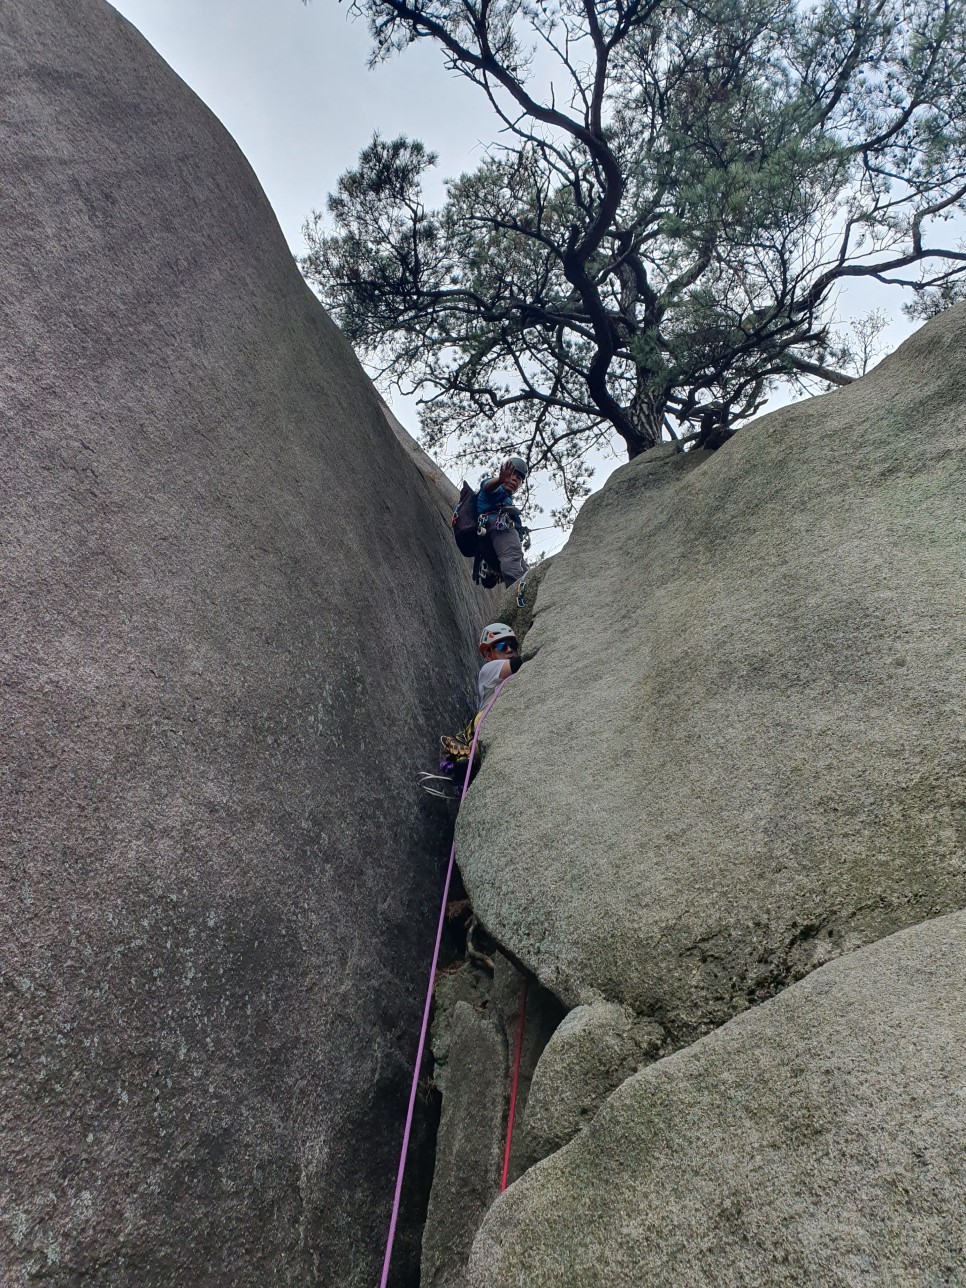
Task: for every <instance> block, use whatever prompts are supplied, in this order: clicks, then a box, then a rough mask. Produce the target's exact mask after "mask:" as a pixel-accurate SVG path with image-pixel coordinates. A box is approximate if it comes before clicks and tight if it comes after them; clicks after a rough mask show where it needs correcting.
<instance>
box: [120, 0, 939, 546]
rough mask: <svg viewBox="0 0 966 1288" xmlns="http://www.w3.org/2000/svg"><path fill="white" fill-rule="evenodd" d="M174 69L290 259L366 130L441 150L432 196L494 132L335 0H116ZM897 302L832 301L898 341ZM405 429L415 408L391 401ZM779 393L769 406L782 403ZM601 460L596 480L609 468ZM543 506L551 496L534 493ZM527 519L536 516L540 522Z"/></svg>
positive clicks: (441, 80) (463, 89)
mask: <svg viewBox="0 0 966 1288" xmlns="http://www.w3.org/2000/svg"><path fill="white" fill-rule="evenodd" d="M113 3H114V7H115V8H116V9H118V10H119V11H120V12H121V13H122V14H123V15H124V16H125V17H126V18H128V19H129V20H130V21H131V22H132V23H133V24H134V25H135V26H136V27H137V28H138V29H139V30H140V31H141V32H142V33H143V34H144V35H145V36H146V37H147V39H148V40H149V41H150V42H151V44H152V45H153V46H154V47H155V49H157V50H158V52H159V53H160V54H161V55H162V57H163V58H165V59H166V61H167V62H168V63H170V65H171V66H172V67H173V68H174V70H175V71H176V72H177V73H178V74H179V75H180V76H181V77H182V78H183V79H184V80H185V81H187V83H188V84H189V85H190V86H191V88H192V89H193V90H194V91H195V92H196V93H197V94H198V96H199V97H200V98H201V99H202V100H203V101H204V102H205V103H207V105H208V106H209V107H210V108H211V109H212V111H213V112H214V113H215V114H216V116H218V117H219V119H220V120H221V121H222V122H223V124H224V125H225V126H226V127H227V129H228V130H229V132H230V133H231V134H232V135H233V137H234V138H235V140H236V141H237V143H238V144H239V146H240V147H241V149H242V151H243V152H244V153H245V155H246V156H247V157H248V160H249V161H250V162H251V164H252V167H253V168H254V170H255V172H256V174H257V175H258V177H259V179H260V180H261V183H262V186H263V187H264V189H265V191H266V193H267V194H268V198H269V201H270V202H271V203H272V206H273V207H274V209H275V213H276V215H277V216H278V219H279V223H280V224H281V225H282V229H283V231H284V233H285V236H286V237H287V238H288V242H289V245H290V246H291V247H292V250H293V252H294V253H295V254H300V253H302V251H303V250H304V244H303V240H302V233H301V229H302V224H303V222H304V220H305V219H306V217H307V216H308V215H309V213H310V211H311V210H312V209H313V208H321V207H322V206H323V204H324V202H325V196H326V193H327V192H328V191H329V190H330V189H331V188H332V187H333V186H334V184H335V180H336V179H337V177H338V176H339V175H340V174H341V173H342V171H343V170H345V169H347V168H348V167H349V166H351V165H353V164H354V163H355V161H356V158H357V156H358V154H359V151H360V150H361V149H362V148H363V147H364V146H365V145H366V144H367V143H368V141H369V139H370V138H371V136H372V133H373V131H374V130H379V131H380V133H381V134H383V135H384V136H386V137H390V138H392V137H394V136H395V135H397V134H407V135H409V136H410V137H413V138H418V139H422V141H423V142H424V143H425V144H426V145H427V146H428V147H429V148H431V149H432V150H433V151H435V152H438V153H439V157H440V164H439V167H438V168H437V170H436V171H435V176H436V179H435V182H436V183H437V184H438V185H439V186H438V188H437V191H436V192H433V191H432V190H431V189H430V190H429V191H428V192H427V195H428V196H429V197H430V199H435V198H436V197H438V196H441V195H442V185H441V181H442V179H443V178H444V177H450V176H453V175H456V174H459V173H460V172H461V171H463V170H466V169H471V168H474V167H475V165H476V164H477V161H478V159H479V156H480V153H481V150H482V148H483V147H484V146H485V144H486V142H487V141H488V140H490V139H491V138H492V137H493V129H494V119H493V116H492V113H491V111H490V109H489V108H488V107H487V105H486V102H485V100H484V99H483V96H482V95H481V94H480V93H479V92H478V91H476V90H475V89H474V88H473V87H472V86H471V85H469V84H467V83H466V82H465V81H463V80H462V79H461V78H459V77H457V76H454V75H453V74H451V73H448V72H447V71H446V70H445V69H444V68H443V66H442V62H441V59H440V56H439V54H438V53H437V51H436V50H435V49H434V48H432V47H431V46H430V45H429V44H427V43H420V44H418V45H416V46H414V47H412V48H410V49H409V50H407V51H406V52H405V53H404V54H403V55H402V56H401V57H397V58H394V59H392V60H391V61H390V62H388V63H386V64H383V65H381V66H379V67H378V68H376V69H375V70H374V71H369V70H367V68H366V58H367V55H368V50H369V37H368V33H367V32H366V28H365V24H364V23H362V22H359V21H353V20H352V19H351V18H350V17H349V15H348V6H347V4H345V3H341V4H340V3H337V0H312V3H311V4H309V5H304V4H302V3H301V0H113ZM900 304H901V299H900V297H899V295H898V293H896V292H890V291H889V290H888V288H885V287H877V286H876V285H875V284H874V283H862V284H860V285H858V286H856V287H852V288H851V289H850V290H849V291H848V293H847V294H843V296H842V297H841V300H840V311H841V312H842V313H843V314H845V315H855V314H861V313H865V312H867V311H868V310H869V309H872V308H881V309H884V310H885V311H886V312H888V313H889V314H890V315H892V316H894V317H895V322H894V323H893V324H892V325H891V326H890V329H889V331H888V333H887V335H886V336H885V337H884V340H885V341H886V342H887V343H888V347H890V348H892V347H894V346H895V345H896V344H898V343H899V342H900V341H901V340H902V339H904V338H905V336H906V335H908V334H909V332H910V331H911V330H912V329H913V328H912V327H911V326H910V325H909V324H908V323H907V322H906V321H905V319H904V318H902V316H901V313H900ZM389 401H390V402H391V403H392V405H393V407H394V410H395V411H396V414H397V415H398V416H399V418H400V419H401V420H402V421H403V422H404V423H405V424H406V425H407V427H408V428H409V429H410V431H411V432H413V433H416V432H417V429H418V424H417V419H416V413H415V408H414V404H413V403H412V401H411V400H408V399H400V398H399V397H398V396H397V397H395V398H392V397H389ZM787 401H789V399H788V398H787V397H786V398H779V399H776V400H774V401H773V402H772V403H771V404H770V405H771V406H778V405H781V403H782V402H787ZM619 463H620V462H619V460H618V459H616V458H615V459H614V460H613V461H607V460H601V462H600V467H599V468H598V473H597V482H598V483H599V482H601V481H602V480H603V479H604V478H605V477H606V475H607V474H608V473H610V471H611V469H613V468H614V466H615V465H616V464H619ZM444 465H445V462H444ZM543 499H545V500H546V499H547V498H543ZM535 522H537V523H540V522H546V520H545V519H544V520H541V519H537V520H535ZM560 544H562V537H561V536H560V535H559V534H558V533H556V532H546V533H541V534H539V536H535V538H534V546H535V548H536V549H539V550H547V551H552V550H554V549H556V548H558V547H559V545H560Z"/></svg>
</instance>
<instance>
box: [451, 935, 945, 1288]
mask: <svg viewBox="0 0 966 1288" xmlns="http://www.w3.org/2000/svg"><path fill="white" fill-rule="evenodd" d="M964 1043H966V913H954V914H951V915H949V916H946V917H942V918H937V919H936V920H934V921H931V922H926V923H924V924H922V925H920V926H916V927H913V928H912V929H909V930H905V931H902V932H900V933H898V934H896V935H893V936H891V937H890V938H888V939H885V940H882V941H881V942H879V943H877V944H875V945H873V946H872V947H870V948H865V949H862V950H860V951H859V952H856V953H854V954H850V955H849V956H848V957H846V958H843V959H841V960H839V961H836V962H833V963H832V964H830V965H828V966H825V967H823V968H821V969H820V970H817V971H816V972H815V973H814V974H812V975H810V976H809V978H808V979H806V980H803V981H801V982H800V983H798V984H795V985H793V986H792V987H791V988H789V989H787V990H786V991H785V992H784V993H782V995H781V996H780V997H777V998H774V999H772V1000H771V1001H768V1002H765V1003H763V1004H762V1005H761V1006H759V1007H756V1008H755V1009H754V1010H752V1011H749V1012H746V1013H745V1014H744V1015H741V1016H738V1017H737V1018H736V1019H734V1020H731V1021H730V1022H729V1023H727V1024H725V1025H724V1026H723V1027H721V1028H720V1029H718V1030H717V1031H716V1032H715V1033H713V1034H711V1035H710V1036H709V1037H706V1038H704V1039H702V1040H701V1041H699V1042H696V1043H695V1044H693V1045H692V1046H690V1047H688V1048H687V1049H686V1050H683V1051H679V1052H677V1054H675V1055H673V1056H669V1057H668V1058H666V1059H664V1060H660V1061H658V1062H657V1063H656V1064H653V1065H651V1066H650V1067H649V1068H648V1069H646V1070H644V1071H643V1072H642V1073H639V1074H637V1075H636V1076H635V1077H633V1078H630V1079H629V1080H628V1081H627V1082H625V1083H624V1084H623V1086H622V1087H621V1088H620V1089H619V1090H618V1091H616V1092H615V1093H614V1094H613V1095H612V1096H611V1097H610V1099H609V1100H608V1101H607V1102H606V1103H605V1104H604V1106H603V1107H602V1108H601V1110H600V1111H599V1113H598V1114H597V1116H596V1118H595V1119H594V1120H593V1122H592V1123H591V1124H590V1125H589V1126H588V1127H587V1129H586V1131H584V1132H583V1133H582V1134H581V1135H580V1136H578V1137H577V1138H576V1139H575V1140H574V1141H573V1142H572V1143H571V1144H570V1145H567V1146H566V1147H565V1148H564V1149H561V1150H560V1151H559V1152H557V1153H556V1154H554V1155H553V1156H552V1157H550V1158H548V1159H546V1160H545V1161H544V1162H542V1163H540V1164H538V1165H537V1166H536V1167H533V1168H531V1170H530V1171H529V1172H527V1173H526V1175H525V1176H524V1177H523V1178H522V1179H521V1180H520V1181H519V1182H518V1183H517V1184H516V1185H514V1186H512V1187H511V1188H510V1189H509V1190H508V1191H507V1193H506V1194H505V1195H504V1196H503V1197H502V1198H501V1199H500V1200H499V1201H498V1202H497V1203H496V1204H495V1205H494V1207H493V1208H492V1209H491V1211H490V1214H489V1215H488V1217H487V1219H486V1222H485V1223H484V1225H483V1228H482V1230H481V1231H480V1234H479V1235H478V1237H477V1240H476V1244H475V1246H474V1251H473V1257H472V1259H471V1262H470V1274H469V1283H470V1285H471V1288H511V1286H512V1288H518V1285H520V1284H524V1285H526V1288H578V1286H579V1288H658V1286H660V1288H761V1286H762V1285H765V1284H768V1285H772V1284H774V1285H778V1284H781V1285H796V1288H797V1286H799V1285H802V1286H804V1285H817V1284H821V1285H822V1286H823V1288H858V1286H859V1285H871V1284H875V1285H888V1286H889V1288H892V1286H895V1288H899V1285H903V1286H905V1285H913V1284H915V1285H925V1284H937V1285H939V1284H942V1285H949V1286H950V1288H954V1286H955V1285H959V1284H962V1283H963V1267H964V1265H966V1226H964V1223H963V1210H964V1204H966V1118H964V1115H963V1106H962V1102H963V1088H964V1083H963V1061H962V1051H963V1045H964Z"/></svg>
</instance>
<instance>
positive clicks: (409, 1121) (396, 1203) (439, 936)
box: [379, 675, 513, 1288]
mask: <svg viewBox="0 0 966 1288" xmlns="http://www.w3.org/2000/svg"><path fill="white" fill-rule="evenodd" d="M512 678H513V677H512V676H509V675H508V676H507V678H506V679H505V680H504V681H503V682H502V683H501V684H500V686H499V688H498V689H497V690H496V692H495V693H494V694H493V697H492V698H490V700H489V702H488V703H487V704H486V706H485V707H484V708H483V710H482V711H481V712H480V718H479V720H477V722H476V728H475V729H474V730H473V741H472V742H471V743H470V755H469V761H468V763H467V766H466V778H465V780H464V782H463V790H462V792H461V793H460V807H462V805H463V802H464V800H466V793H467V791H468V789H469V785H470V771H471V770H472V768H473V757H474V756H475V754H476V743H477V739H478V738H479V736H480V729H481V728H482V727H483V721H484V720H485V719H486V717H487V715H488V714H489V711H490V708H491V707H492V706H493V703H494V702H495V701H496V700H497V698H498V697H499V696H500V693H501V691H502V689H503V685H504V684H507V683H509V681H510V680H511V679H512ZM455 863H456V838H455V837H454V838H453V844H452V845H451V846H450V850H449V864H448V865H447V868H446V880H445V882H444V883H443V902H442V903H441V904H440V909H439V924H438V925H437V927H436V944H435V946H434V948H433V961H432V965H431V966H430V968H429V984H428V986H427V988H426V1002H425V1005H424V1006H423V1022H422V1026H421V1027H420V1030H419V1046H418V1047H417V1048H416V1067H415V1068H414V1069H413V1085H412V1088H411V1090H410V1092H409V1108H408V1109H407V1110H406V1130H405V1131H404V1132H403V1141H402V1150H401V1152H400V1154H399V1167H398V1169H397V1171H396V1192H395V1194H394V1195H393V1200H392V1216H391V1218H390V1220H389V1235H388V1238H387V1239H386V1255H385V1258H384V1259H383V1263H382V1277H381V1278H380V1280H379V1288H386V1285H387V1284H388V1282H389V1263H390V1262H391V1261H392V1247H393V1244H394V1243H395V1241H396V1224H397V1222H398V1221H399V1207H400V1203H401V1201H402V1187H403V1177H404V1176H405V1174H406V1155H407V1153H408V1152H409V1137H410V1134H411V1132H412V1129H413V1114H414V1112H415V1109H416V1092H417V1089H418V1087H419V1070H420V1068H421V1067H422V1063H423V1051H424V1050H425V1049H426V1034H427V1033H428V1031H429V1015H430V1011H431V1010H432V1006H433V985H434V983H435V982H436V964H437V962H438V961H439V949H440V944H441V943H442V942H443V926H444V924H445V922H446V903H447V900H448V898H449V887H450V882H451V881H452V879H453V866H454V864H455Z"/></svg>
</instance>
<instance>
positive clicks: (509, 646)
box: [483, 640, 520, 662]
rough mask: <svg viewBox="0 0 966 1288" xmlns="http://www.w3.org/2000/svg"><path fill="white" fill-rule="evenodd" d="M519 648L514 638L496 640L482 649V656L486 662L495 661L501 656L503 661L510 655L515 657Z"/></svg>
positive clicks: (508, 658) (507, 660)
mask: <svg viewBox="0 0 966 1288" xmlns="http://www.w3.org/2000/svg"><path fill="white" fill-rule="evenodd" d="M519 651H520V648H519V645H518V644H517V642H516V640H497V641H496V643H495V644H488V645H487V646H486V648H485V649H484V650H483V656H484V657H485V658H486V660H487V661H488V662H495V661H496V660H497V659H498V658H502V659H503V661H504V662H509V660H510V658H511V657H516V655H517V653H519Z"/></svg>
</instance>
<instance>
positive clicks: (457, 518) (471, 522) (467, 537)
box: [452, 480, 479, 559]
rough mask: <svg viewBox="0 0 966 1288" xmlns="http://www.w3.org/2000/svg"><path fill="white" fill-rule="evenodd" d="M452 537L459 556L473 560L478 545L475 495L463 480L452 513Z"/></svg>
mask: <svg viewBox="0 0 966 1288" xmlns="http://www.w3.org/2000/svg"><path fill="white" fill-rule="evenodd" d="M452 524H453V537H454V538H455V540H456V545H457V547H458V549H459V552H460V554H461V555H465V556H466V558H467V559H473V558H475V557H476V554H477V547H478V543H479V535H478V531H479V529H478V524H477V518H476V493H475V492H474V491H473V489H472V488H471V487H470V485H469V483H467V482H466V481H465V480H464V482H463V486H462V488H461V489H460V499H459V501H458V502H457V503H456V509H455V510H454V511H453V518H452Z"/></svg>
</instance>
